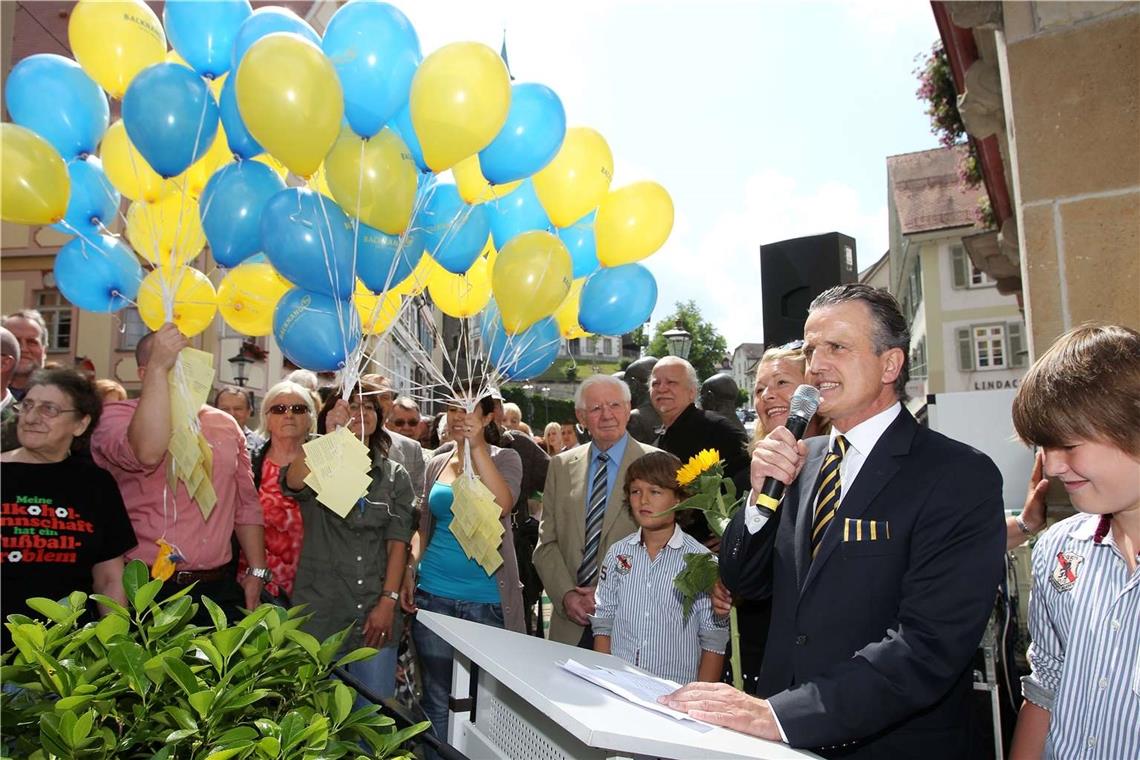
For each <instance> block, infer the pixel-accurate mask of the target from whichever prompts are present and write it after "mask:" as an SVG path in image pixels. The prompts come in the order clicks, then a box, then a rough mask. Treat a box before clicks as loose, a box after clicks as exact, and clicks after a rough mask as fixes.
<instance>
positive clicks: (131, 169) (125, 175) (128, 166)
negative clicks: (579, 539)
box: [99, 119, 183, 203]
mask: <svg viewBox="0 0 1140 760" xmlns="http://www.w3.org/2000/svg"><path fill="white" fill-rule="evenodd" d="M99 157H100V158H101V159H102V161H103V172H104V173H105V174H106V175H107V179H109V180H110V181H111V184H112V185H114V187H115V189H116V190H118V191H119V192H120V193H122V194H123V195H125V196H127V197H128V198H130V199H131V200H132V201H146V202H147V203H154V202H155V201H157V200H158V199H160V198H165V197H166V196H168V195H172V194H173V193H176V192H178V190H179V188H180V186H181V184H180V183H181V182H182V181H183V177H182V176H181V175H180V176H178V177H174V178H171V179H163V178H162V177H160V176H158V172H156V171H155V170H154V169H152V168H150V164H148V163H147V162H146V159H145V158H143V157H142V154H141V153H139V152H138V150H137V149H136V148H135V146H134V145H132V144H131V140H130V138H129V137H127V128H126V127H125V126H123V120H122V119H119V120H118V121H116V122H115V123H114V124H112V125H111V126H110V127H109V128H108V129H107V134H105V135H104V136H103V145H102V147H101V148H100V150H99Z"/></svg>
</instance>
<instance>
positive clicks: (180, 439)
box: [167, 348, 218, 520]
mask: <svg viewBox="0 0 1140 760" xmlns="http://www.w3.org/2000/svg"><path fill="white" fill-rule="evenodd" d="M167 382H168V383H169V389H170V424H171V435H170V445H169V446H168V448H167V451H168V452H169V453H170V458H171V461H172V472H170V473H168V475H172V476H173V478H176V479H177V480H180V481H182V482H183V483H184V484H185V485H186V491H187V492H188V493H189V494H190V498H191V499H193V500H194V503H195V504H197V505H198V509H199V510H201V512H202V519H204V520H209V519H210V515H211V513H213V511H214V507H215V506H216V505H217V503H218V497H217V494H215V493H214V483H213V471H214V455H213V451H212V450H211V449H210V444H209V442H208V441H206V437H205V436H204V435H202V429H201V426H200V425H199V423H198V410H199V409H201V408H202V405H203V404H205V403H206V398H207V397H208V396H209V395H210V387H211V385H212V384H213V382H214V355H213V354H210V353H207V352H205V351H199V350H198V349H196V348H184V349H182V351H181V352H179V354H178V362H177V364H175V365H174V369H172V370H171V372H170V376H169V378H168V381H167ZM172 485H173V483H172Z"/></svg>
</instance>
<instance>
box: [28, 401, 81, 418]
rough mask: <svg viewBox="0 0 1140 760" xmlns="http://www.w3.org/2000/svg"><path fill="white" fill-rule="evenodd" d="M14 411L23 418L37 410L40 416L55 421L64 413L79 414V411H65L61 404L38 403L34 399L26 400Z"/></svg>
mask: <svg viewBox="0 0 1140 760" xmlns="http://www.w3.org/2000/svg"><path fill="white" fill-rule="evenodd" d="M13 409H15V410H16V414H18V415H20V416H21V417H23V416H26V415H27V414H28V413H29V412H31V411H32V410H37V411H39V413H40V416H41V417H43V418H44V419H46V420H53V419H55V418H56V417H58V416H59V415H61V414H63V413H64V412H78V411H79V410H78V409H64V408H63V407H61V406H60V405H59V404H53V403H52V402H50V401H41V402H39V403H36V401H35V400H34V399H30V398H28V399H24V400H23V401H21V402H20V403H19V404H16V405H15V406H14V407H13Z"/></svg>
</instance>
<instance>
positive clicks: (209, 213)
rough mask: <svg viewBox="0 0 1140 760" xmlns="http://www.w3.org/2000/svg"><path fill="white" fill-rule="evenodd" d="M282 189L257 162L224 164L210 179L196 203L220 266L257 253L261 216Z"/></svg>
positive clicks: (282, 183) (272, 173) (280, 182)
mask: <svg viewBox="0 0 1140 760" xmlns="http://www.w3.org/2000/svg"><path fill="white" fill-rule="evenodd" d="M284 189H285V181H284V180H282V179H281V178H280V177H279V176H277V172H275V171H273V170H272V169H270V168H269V167H268V166H266V165H265V164H263V163H261V162H259V161H239V162H237V163H234V164H227V165H225V166H223V167H222V168H221V169H219V170H218V171H216V172H214V176H212V177H210V181H209V182H207V183H206V188H205V189H204V190H203V191H202V198H201V199H200V200H199V202H198V209H199V213H200V214H201V216H202V229H203V230H204V231H205V232H206V240H208V241H209V242H210V251H211V252H212V253H213V254H214V260H215V261H217V262H218V264H219V265H220V266H223V267H232V266H237V265H238V264H240V263H241V262H243V261H245V260H246V259H248V258H249V257H250V256H252V255H254V254H255V253H257V252H258V251H260V250H261V214H262V211H263V210H264V209H265V204H266V203H268V202H269V199H270V198H272V197H273V196H274V195H276V194H277V193H279V192H281V191H282V190H284Z"/></svg>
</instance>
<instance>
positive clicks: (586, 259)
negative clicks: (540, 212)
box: [558, 211, 601, 279]
mask: <svg viewBox="0 0 1140 760" xmlns="http://www.w3.org/2000/svg"><path fill="white" fill-rule="evenodd" d="M596 214H597V212H596V211H591V212H590V213H588V214H586V215H585V216H584V217H582V218H581V219H579V220H578V221H576V222H574V223H573V224H571V225H570V226H569V227H559V228H558V237H559V238H560V239H561V240H562V242H563V243H565V244H566V250H568V251H570V260H571V261H573V262H574V279H578V278H579V277H587V276H589V275H592V274H593V273H594V272H596V271H598V267H599V266H601V264H600V263H599V262H598V247H597V243H596V242H595V240H594V216H595V215H596Z"/></svg>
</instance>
